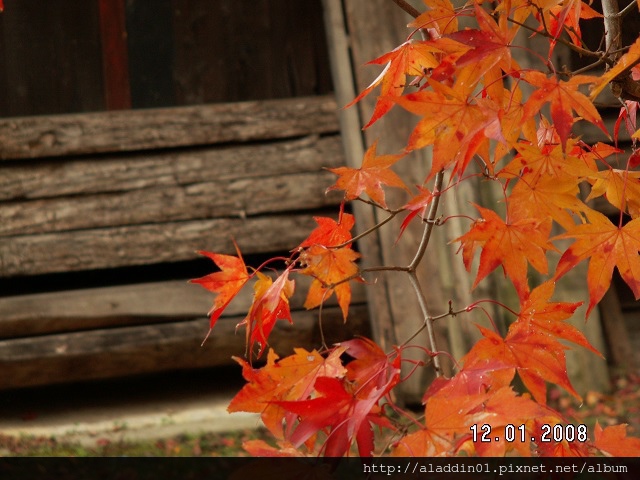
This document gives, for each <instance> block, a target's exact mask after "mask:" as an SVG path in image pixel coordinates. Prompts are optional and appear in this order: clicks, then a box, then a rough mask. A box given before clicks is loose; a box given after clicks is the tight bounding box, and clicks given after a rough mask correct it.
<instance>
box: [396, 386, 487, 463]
mask: <svg viewBox="0 0 640 480" xmlns="http://www.w3.org/2000/svg"><path fill="white" fill-rule="evenodd" d="M490 397H491V395H490V394H488V393H477V394H456V392H455V391H453V390H452V388H450V387H449V386H445V387H444V388H442V389H441V390H439V391H438V392H437V393H436V394H435V395H433V396H431V397H429V398H428V399H427V400H426V405H425V409H424V410H425V419H424V425H422V426H421V428H420V430H418V431H416V432H414V433H412V434H409V435H406V436H405V437H403V438H402V439H401V440H400V441H398V443H397V445H396V446H395V448H394V449H393V452H392V454H393V455H394V456H401V457H413V456H440V455H443V454H446V453H447V452H452V451H453V450H454V446H455V443H456V440H457V438H456V437H457V436H459V435H461V434H466V433H468V432H469V426H470V425H472V424H478V423H479V424H482V423H483V421H482V420H483V419H484V418H485V417H486V415H485V414H484V413H483V412H480V413H477V412H476V411H477V409H478V408H480V407H481V405H482V404H483V403H484V402H486V401H487V400H488V399H489V398H490ZM473 412H476V414H475V415H474V414H473Z"/></svg>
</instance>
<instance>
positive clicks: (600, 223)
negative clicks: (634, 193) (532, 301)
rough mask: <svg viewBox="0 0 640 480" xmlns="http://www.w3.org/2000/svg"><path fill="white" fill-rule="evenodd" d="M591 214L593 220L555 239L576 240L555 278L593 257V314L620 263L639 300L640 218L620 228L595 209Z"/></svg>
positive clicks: (589, 275)
mask: <svg viewBox="0 0 640 480" xmlns="http://www.w3.org/2000/svg"><path fill="white" fill-rule="evenodd" d="M587 217H588V219H589V222H590V223H588V224H583V225H577V226H575V227H574V228H572V229H570V230H569V231H567V232H566V233H564V234H562V235H558V236H557V237H555V238H554V239H561V238H575V239H576V241H575V242H574V243H573V244H572V245H571V246H570V247H569V248H568V249H567V250H566V251H565V252H564V254H563V255H562V257H561V258H560V261H559V262H558V266H557V269H556V273H555V277H554V279H556V280H557V279H559V278H560V277H562V276H563V275H564V274H566V273H567V272H568V271H570V270H571V269H573V267H575V266H576V265H577V264H578V263H580V262H581V261H582V260H585V259H587V258H589V268H588V271H587V286H588V288H589V307H588V308H587V316H589V314H590V313H591V310H592V309H593V307H595V306H596V304H597V303H598V302H599V301H600V300H601V299H602V297H603V296H604V294H605V293H606V291H607V289H608V288H609V285H610V284H611V276H612V275H613V268H614V267H616V266H617V267H618V271H619V272H620V275H621V276H622V278H623V279H624V281H625V282H626V283H627V285H629V287H630V288H631V290H632V291H633V293H634V295H635V297H636V300H637V299H638V298H640V257H639V256H638V252H639V251H640V218H636V219H634V220H632V221H630V222H629V223H627V224H626V225H625V226H623V227H620V226H616V225H614V224H613V223H611V221H610V220H609V219H608V218H607V217H606V216H604V215H603V214H601V213H599V212H597V211H595V210H590V211H589V212H587ZM554 239H552V240H554Z"/></svg>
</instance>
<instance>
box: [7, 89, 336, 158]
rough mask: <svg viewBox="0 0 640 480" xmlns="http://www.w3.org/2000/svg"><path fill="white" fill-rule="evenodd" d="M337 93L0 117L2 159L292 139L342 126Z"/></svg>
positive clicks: (331, 130) (333, 130) (333, 129)
mask: <svg viewBox="0 0 640 480" xmlns="http://www.w3.org/2000/svg"><path fill="white" fill-rule="evenodd" d="M336 115H337V106H336V103H335V101H334V99H333V96H318V97H305V98H293V99H284V100H264V101H255V102H236V103H220V104H210V105H199V106H192V107H176V108H158V109H148V110H127V111H112V112H98V113H90V114H70V115H55V116H42V117H15V118H4V119H0V159H21V158H36V157H51V156H61V155H82V154H87V153H104V152H122V151H136V150H147V149H155V148H169V147H181V146H194V145H211V144H216V143H226V142H243V141H255V140H265V139H274V138H289V137H295V136H304V135H309V134H313V133H329V132H336V131H337V130H338V120H337V116H336Z"/></svg>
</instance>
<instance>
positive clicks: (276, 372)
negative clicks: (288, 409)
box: [227, 347, 346, 439]
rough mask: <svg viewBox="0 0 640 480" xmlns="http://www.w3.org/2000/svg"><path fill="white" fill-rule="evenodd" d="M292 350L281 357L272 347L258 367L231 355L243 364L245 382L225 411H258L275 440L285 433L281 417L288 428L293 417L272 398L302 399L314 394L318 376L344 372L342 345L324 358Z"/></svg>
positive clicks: (313, 352)
mask: <svg viewBox="0 0 640 480" xmlns="http://www.w3.org/2000/svg"><path fill="white" fill-rule="evenodd" d="M294 350H295V353H294V354H293V355H290V356H288V357H285V358H283V359H280V360H278V356H277V355H276V354H275V352H274V351H273V350H269V352H268V354H267V364H266V365H265V366H264V367H262V368H260V369H255V368H253V367H252V366H251V365H250V364H249V363H248V362H247V361H245V360H243V359H241V358H238V357H234V360H235V361H236V362H238V363H239V364H240V366H241V367H242V376H243V377H244V379H245V380H246V381H247V384H246V385H245V386H244V387H242V389H241V390H240V391H239V392H238V393H237V394H236V396H235V397H234V398H233V399H232V400H231V402H230V403H229V406H228V407H227V410H228V411H229V412H230V413H231V412H253V413H260V414H261V418H262V421H263V422H264V424H265V426H266V427H267V428H268V429H269V431H270V432H271V433H272V434H273V435H274V436H275V437H276V438H278V439H283V438H284V436H285V433H284V425H283V419H284V420H285V422H284V424H286V426H287V428H288V429H292V427H293V424H294V423H295V416H293V415H289V416H288V417H287V416H286V415H285V411H284V409H283V408H282V407H280V406H278V405H277V404H275V403H273V401H274V400H292V401H295V400H305V399H307V398H309V396H310V395H311V394H312V393H313V385H314V384H315V382H316V380H317V379H318V378H319V377H334V378H342V377H343V376H344V375H345V374H346V369H345V367H344V366H343V365H342V362H341V361H340V355H342V354H343V353H344V352H345V350H346V349H345V348H344V347H338V348H335V349H333V350H332V351H331V352H330V353H329V354H328V355H327V356H326V358H324V357H323V356H322V355H320V354H319V353H318V352H317V351H316V350H313V351H312V352H309V351H307V350H305V349H303V348H296V349H294Z"/></svg>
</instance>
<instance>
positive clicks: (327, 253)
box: [300, 245, 360, 320]
mask: <svg viewBox="0 0 640 480" xmlns="http://www.w3.org/2000/svg"><path fill="white" fill-rule="evenodd" d="M358 258H360V254H359V253H357V252H354V251H353V250H352V249H351V246H348V247H342V248H326V247H324V246H322V245H315V246H312V247H309V248H307V249H306V250H304V251H303V252H302V253H301V254H300V262H301V263H302V264H303V265H306V268H304V269H303V270H301V271H300V273H302V274H304V275H310V276H312V277H313V282H311V286H310V287H309V293H308V294H307V299H306V300H305V302H304V307H305V308H307V309H311V308H315V307H317V306H319V305H321V304H322V303H324V301H325V300H327V299H328V298H329V297H330V296H331V295H332V293H333V292H335V293H336V297H337V298H338V305H340V308H341V309H342V316H343V318H344V319H345V320H346V319H347V314H348V312H349V304H350V303H351V286H350V285H349V281H350V280H355V279H357V278H358V271H359V269H358V266H357V265H356V264H355V263H354V262H355V261H356V260H357V259H358Z"/></svg>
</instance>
